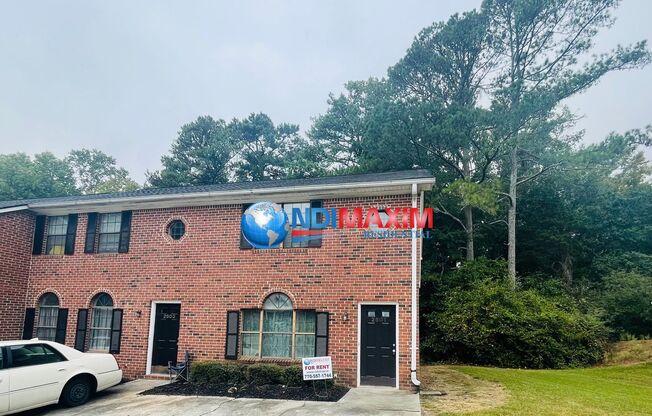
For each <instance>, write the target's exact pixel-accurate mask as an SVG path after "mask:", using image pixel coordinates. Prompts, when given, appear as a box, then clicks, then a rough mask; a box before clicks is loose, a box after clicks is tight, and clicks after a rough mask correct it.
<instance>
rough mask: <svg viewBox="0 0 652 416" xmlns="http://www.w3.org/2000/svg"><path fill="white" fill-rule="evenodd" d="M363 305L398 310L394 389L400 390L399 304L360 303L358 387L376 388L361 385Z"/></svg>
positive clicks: (396, 316)
mask: <svg viewBox="0 0 652 416" xmlns="http://www.w3.org/2000/svg"><path fill="white" fill-rule="evenodd" d="M362 305H383V306H394V307H395V308H396V314H395V319H396V386H395V387H394V388H396V389H398V388H399V384H400V383H399V380H400V379H401V377H400V373H399V357H400V354H399V345H400V332H399V326H398V323H399V316H398V314H399V305H398V302H374V301H368V302H359V303H358V351H357V356H358V358H357V361H358V363H357V380H356V386H357V387H369V388H376V386H361V385H360V355H361V350H362ZM378 388H386V387H381V386H379V387H378Z"/></svg>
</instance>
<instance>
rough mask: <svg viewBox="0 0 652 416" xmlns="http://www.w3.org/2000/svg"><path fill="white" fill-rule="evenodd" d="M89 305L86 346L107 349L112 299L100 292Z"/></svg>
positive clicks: (94, 348) (109, 339)
mask: <svg viewBox="0 0 652 416" xmlns="http://www.w3.org/2000/svg"><path fill="white" fill-rule="evenodd" d="M91 307H92V309H91V337H90V343H89V346H88V348H89V350H93V351H109V345H110V344H111V319H112V317H113V299H111V296H109V295H108V294H106V293H100V294H98V295H97V296H95V298H94V299H93V301H92V303H91Z"/></svg>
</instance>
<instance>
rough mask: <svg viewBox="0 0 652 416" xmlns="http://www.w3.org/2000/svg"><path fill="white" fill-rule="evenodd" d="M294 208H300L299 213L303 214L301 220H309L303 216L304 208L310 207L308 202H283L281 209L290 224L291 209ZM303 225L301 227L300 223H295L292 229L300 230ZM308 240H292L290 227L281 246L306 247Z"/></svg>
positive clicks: (304, 213)
mask: <svg viewBox="0 0 652 416" xmlns="http://www.w3.org/2000/svg"><path fill="white" fill-rule="evenodd" d="M294 208H298V209H300V210H301V214H302V215H303V217H304V218H303V220H304V221H305V222H306V223H308V222H310V218H305V215H306V208H310V202H297V203H293V204H283V210H285V213H286V214H287V216H288V221H290V224H292V210H293V209H294ZM302 228H304V227H301V226H300V225H298V224H297V226H295V227H293V229H296V230H300V229H302ZM308 244H309V241H308V240H303V241H297V242H292V229H290V232H288V235H287V237H285V241H284V242H283V247H285V248H288V247H308Z"/></svg>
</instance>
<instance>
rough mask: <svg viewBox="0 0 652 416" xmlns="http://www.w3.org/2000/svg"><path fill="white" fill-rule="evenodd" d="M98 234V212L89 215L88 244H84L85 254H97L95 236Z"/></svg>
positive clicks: (87, 226) (87, 225) (87, 227)
mask: <svg viewBox="0 0 652 416" xmlns="http://www.w3.org/2000/svg"><path fill="white" fill-rule="evenodd" d="M96 234H97V212H91V213H89V214H88V223H87V224H86V242H85V243H84V253H95V235H96Z"/></svg>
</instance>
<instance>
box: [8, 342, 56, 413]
mask: <svg viewBox="0 0 652 416" xmlns="http://www.w3.org/2000/svg"><path fill="white" fill-rule="evenodd" d="M7 352H8V354H10V364H9V377H10V378H11V384H10V386H9V410H11V411H16V410H20V409H25V408H28V407H34V406H39V405H42V404H49V403H54V402H56V401H58V400H59V395H60V394H61V389H62V388H63V383H64V382H65V380H66V379H67V374H66V373H67V372H68V367H69V362H68V361H66V359H65V357H64V356H63V355H62V354H61V353H60V352H59V351H56V350H55V349H54V348H52V347H51V346H49V345H47V344H22V345H21V344H19V345H12V346H9V348H7Z"/></svg>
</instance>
